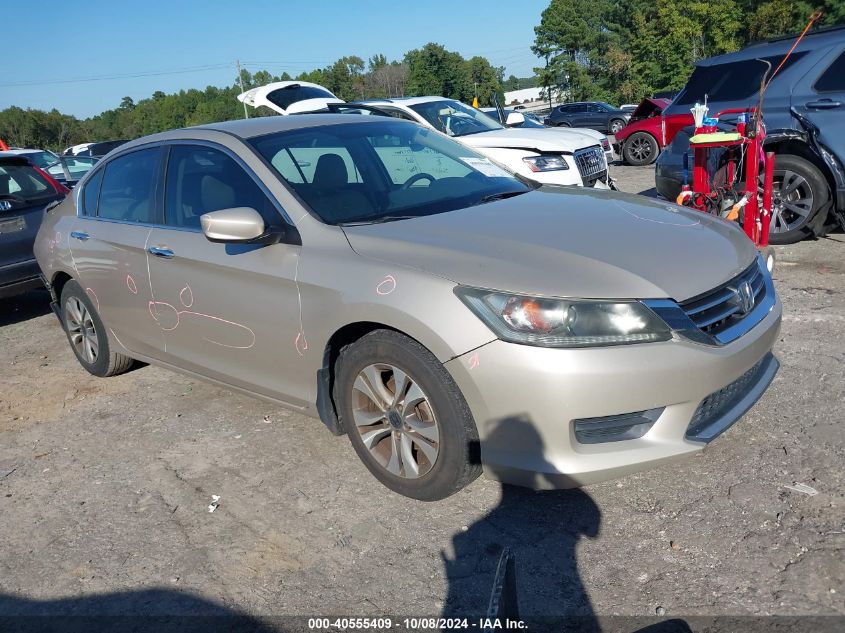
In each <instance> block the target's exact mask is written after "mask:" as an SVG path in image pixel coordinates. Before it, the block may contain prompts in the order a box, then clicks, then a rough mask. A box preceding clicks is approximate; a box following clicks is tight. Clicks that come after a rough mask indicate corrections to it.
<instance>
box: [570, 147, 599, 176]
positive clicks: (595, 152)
mask: <svg viewBox="0 0 845 633" xmlns="http://www.w3.org/2000/svg"><path fill="white" fill-rule="evenodd" d="M572 156H573V158H574V159H575V164H576V165H578V173H580V174H581V180H582V181H583V183H584V184H585V185H592V184H593V183H595V182H596V180H599V179H600V178H604V177H606V176H607V165H606V164H605V160H604V151H603V150H602V148H601V146H599V145H595V146H593V147H586V148H584V149H579V150H576V151H575V153H574V154H573V155H572Z"/></svg>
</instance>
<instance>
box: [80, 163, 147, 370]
mask: <svg viewBox="0 0 845 633" xmlns="http://www.w3.org/2000/svg"><path fill="white" fill-rule="evenodd" d="M160 159H161V148H160V147H151V148H145V149H139V150H135V151H132V152H129V153H126V154H122V155H120V156H117V157H116V158H114V159H112V160H110V161H109V162H108V164H106V165H104V166H103V167H102V168H100V169H98V170H97V171H96V172H95V173H94V174H92V176H91V178H89V179H88V180H87V181H86V182H85V184H84V185H83V188H82V189H81V191H80V192H79V198H78V203H77V210H78V215H77V217H76V219H75V220H74V224H73V229H72V231H71V234H70V241H69V243H70V249H71V255H72V257H73V261H74V264H75V265H76V270H77V273H78V276H79V282H80V284H81V285H82V287H83V289H84V290H85V292H86V293H87V294H88V296H89V297H90V298H91V301H93V303H94V305H95V307H96V308H97V312H99V314H100V317H101V318H102V320H103V323H104V324H105V326H106V327H107V328H108V329H109V331H110V333H111V335H112V336H113V337H114V338H115V339H116V341H117V343H118V344H119V345H121V346H123V347H124V348H126V349H128V350H129V351H132V352H137V353H138V354H142V355H144V356H149V357H152V358H160V356H161V352H162V349H163V347H164V345H163V342H164V338H163V336H162V334H161V328H159V326H158V323H156V321H155V320H154V319H153V318H152V317H151V316H150V304H151V302H152V298H153V297H152V291H151V289H150V281H149V276H148V273H147V270H148V269H147V238H148V237H149V234H150V230H151V227H152V225H153V224H155V223H156V222H157V221H158V215H159V211H158V206H159V205H158V194H159V183H160V174H159V171H160V167H161V160H160Z"/></svg>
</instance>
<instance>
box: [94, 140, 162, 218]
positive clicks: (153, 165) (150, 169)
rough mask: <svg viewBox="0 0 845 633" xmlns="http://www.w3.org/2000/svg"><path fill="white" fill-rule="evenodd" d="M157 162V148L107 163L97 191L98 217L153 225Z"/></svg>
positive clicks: (127, 155) (143, 150)
mask: <svg viewBox="0 0 845 633" xmlns="http://www.w3.org/2000/svg"><path fill="white" fill-rule="evenodd" d="M158 161H159V149H158V148H153V149H142V150H140V151H137V152H132V153H131V154H125V155H124V156H120V157H118V158H115V159H114V160H112V161H109V163H108V165H106V168H105V174H104V175H103V185H102V188H101V190H100V204H99V205H98V209H97V215H98V217H101V218H107V219H109V220H123V221H126V222H147V223H151V222H154V221H155V181H156V174H157V173H158V164H159V162H158Z"/></svg>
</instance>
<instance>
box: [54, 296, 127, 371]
mask: <svg viewBox="0 0 845 633" xmlns="http://www.w3.org/2000/svg"><path fill="white" fill-rule="evenodd" d="M61 301H62V303H61V305H62V324H63V325H64V328H65V332H66V333H67V338H68V341H69V342H70V348H71V349H72V350H73V353H74V354H75V355H76V359H77V360H78V361H79V364H80V365H82V366H83V367H84V368H85V369H86V370H87V371H88V372H89V373H92V374H94V375H95V376H101V377H105V376H115V375H117V374H122V373H123V372H125V371H128V370H129V369H130V368H131V367H132V365H133V363H134V362H135V361H134V360H133V359H131V358H129V357H128V356H124V355H123V354H117V353H115V352H112V351H111V349H110V347H109V338H108V335H107V334H106V328H105V326H104V325H103V322H102V320H101V319H100V315H99V314H97V309H96V308H95V307H94V304H93V302H92V301H91V299H90V298H89V297H88V294H87V293H86V292H85V291H84V290H82V287H81V286H80V285H79V284H78V283H77V282H76V281H73V280H71V281H68V282H67V283H66V284H65V286H64V288H62V298H61Z"/></svg>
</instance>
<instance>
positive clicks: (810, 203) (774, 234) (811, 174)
mask: <svg viewBox="0 0 845 633" xmlns="http://www.w3.org/2000/svg"><path fill="white" fill-rule="evenodd" d="M761 181H762V177H761ZM760 194H761V195H762V185H761V187H760ZM829 201H830V190H829V188H828V185H827V181H826V180H825V178H824V176H823V175H822V173H821V172H820V171H819V169H818V168H817V167H816V166H815V165H813V163H811V162H810V161H808V160H806V159H804V158H801V157H800V156H794V155H792V154H778V155H776V156H775V169H774V179H773V186H772V220H771V226H770V229H769V241H770V242H771V243H772V244H794V243H795V242H800V241H801V240H802V239H804V238H805V237H809V236H810V235H813V234H815V233H818V232H819V231H821V229H822V226H823V225H824V222H825V219H826V218H825V216H826V215H827V212H826V209H827V207H828V202H829ZM823 210H825V211H823Z"/></svg>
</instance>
